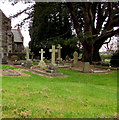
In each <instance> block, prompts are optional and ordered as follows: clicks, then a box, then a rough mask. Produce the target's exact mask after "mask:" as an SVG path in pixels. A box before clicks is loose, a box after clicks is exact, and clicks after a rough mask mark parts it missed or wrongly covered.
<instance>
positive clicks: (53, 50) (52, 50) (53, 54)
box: [49, 45, 57, 65]
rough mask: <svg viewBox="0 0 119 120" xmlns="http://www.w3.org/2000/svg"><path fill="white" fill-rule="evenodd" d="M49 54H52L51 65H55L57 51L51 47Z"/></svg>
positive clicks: (53, 46)
mask: <svg viewBox="0 0 119 120" xmlns="http://www.w3.org/2000/svg"><path fill="white" fill-rule="evenodd" d="M49 52H52V58H51V59H52V61H51V63H52V64H53V65H55V53H56V52H57V49H55V45H52V49H50V50H49Z"/></svg>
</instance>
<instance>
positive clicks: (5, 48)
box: [0, 10, 14, 63]
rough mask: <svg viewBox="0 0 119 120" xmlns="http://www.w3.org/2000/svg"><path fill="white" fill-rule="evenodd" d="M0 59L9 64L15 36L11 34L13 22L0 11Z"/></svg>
mask: <svg viewBox="0 0 119 120" xmlns="http://www.w3.org/2000/svg"><path fill="white" fill-rule="evenodd" d="M0 48H1V49H0V51H1V52H0V53H1V54H0V57H1V59H2V62H3V63H7V58H8V54H9V52H13V48H14V47H13V34H12V32H11V20H10V19H9V18H7V17H6V16H5V14H4V13H3V12H2V11H1V10H0Z"/></svg>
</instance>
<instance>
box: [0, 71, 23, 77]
mask: <svg viewBox="0 0 119 120" xmlns="http://www.w3.org/2000/svg"><path fill="white" fill-rule="evenodd" d="M0 76H21V74H20V73H19V72H16V71H14V70H4V69H1V70H0Z"/></svg>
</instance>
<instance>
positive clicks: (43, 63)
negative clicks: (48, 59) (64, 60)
mask: <svg viewBox="0 0 119 120" xmlns="http://www.w3.org/2000/svg"><path fill="white" fill-rule="evenodd" d="M39 53H41V60H40V62H39V66H40V67H41V68H45V67H47V65H46V63H45V62H44V60H43V53H45V51H43V49H41V51H39Z"/></svg>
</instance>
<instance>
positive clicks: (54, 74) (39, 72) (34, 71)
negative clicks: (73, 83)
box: [29, 69, 66, 77]
mask: <svg viewBox="0 0 119 120" xmlns="http://www.w3.org/2000/svg"><path fill="white" fill-rule="evenodd" d="M29 71H30V72H33V73H36V74H39V75H42V76H47V77H66V75H64V74H63V73H50V72H46V71H45V70H41V69H30V70H29Z"/></svg>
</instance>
